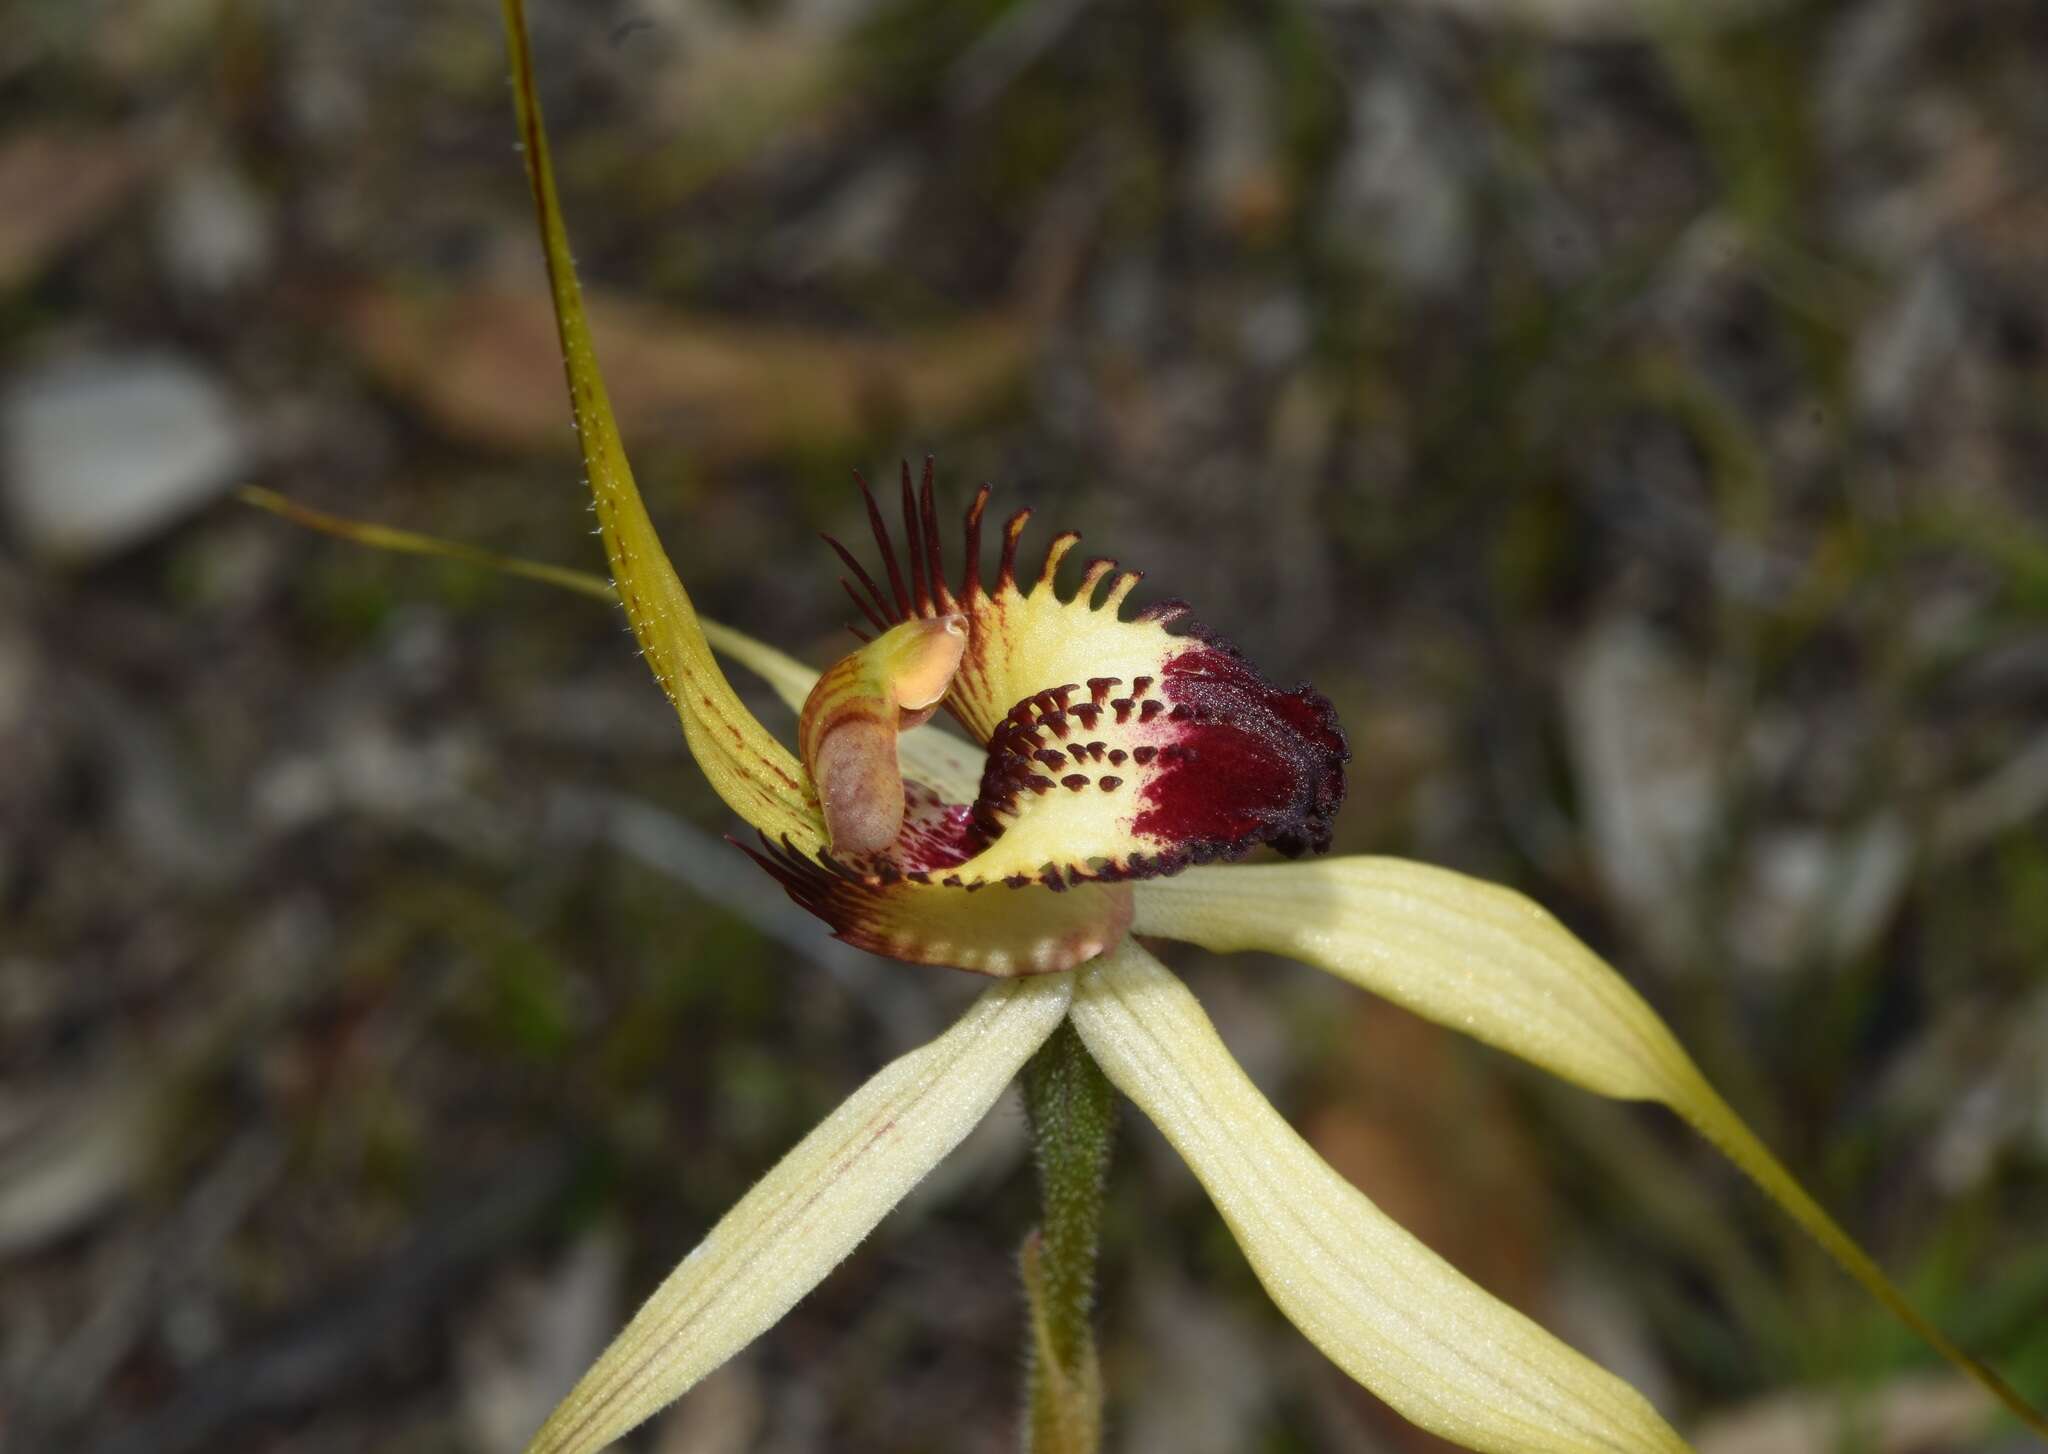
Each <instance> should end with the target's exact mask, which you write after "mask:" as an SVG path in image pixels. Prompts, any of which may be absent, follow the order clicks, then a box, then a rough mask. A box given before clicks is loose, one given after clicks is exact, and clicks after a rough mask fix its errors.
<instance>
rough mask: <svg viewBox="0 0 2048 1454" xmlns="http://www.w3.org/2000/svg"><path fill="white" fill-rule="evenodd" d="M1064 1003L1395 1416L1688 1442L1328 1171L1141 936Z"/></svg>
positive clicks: (1539, 1451)
mask: <svg viewBox="0 0 2048 1454" xmlns="http://www.w3.org/2000/svg"><path fill="white" fill-rule="evenodd" d="M1071 1013H1072V1016H1073V1020H1074V1025H1075V1028H1076V1029H1078V1030H1079V1031H1080V1032H1081V1037H1082V1039H1083V1040H1084V1041H1086V1042H1087V1045H1088V1049H1089V1050H1090V1052H1092V1053H1093V1054H1094V1056H1095V1059H1096V1061H1097V1062H1098V1063H1099V1064H1100V1065H1101V1066H1102V1069H1103V1071H1104V1072H1105V1073H1106V1074H1107V1075H1108V1076H1109V1078H1110V1079H1111V1080H1112V1081H1114V1082H1115V1083H1116V1085H1117V1087H1118V1088H1119V1089H1121V1090H1122V1091H1123V1092H1124V1094H1126V1095H1128V1096H1129V1097H1130V1098H1131V1099H1132V1100H1133V1101H1135V1102H1137V1104H1138V1106H1139V1107H1140V1109H1142V1110H1143V1111H1144V1112H1145V1114H1146V1115H1148V1116H1150V1117H1151V1118H1152V1120H1153V1122H1154V1123H1155V1124H1156V1125H1158V1127H1159V1129H1160V1130H1161V1131H1162V1132H1164V1133H1165V1135H1166V1138H1167V1140H1168V1141H1170V1142H1171V1143H1172V1144H1173V1147H1174V1149H1175V1150H1176V1151H1178V1152H1179V1153H1180V1154H1181V1156H1182V1157H1183V1158H1184V1159H1185V1160H1186V1161H1187V1163H1188V1165H1189V1167H1190V1168H1191V1169H1192V1170H1193V1171H1194V1173H1195V1175H1196V1177H1197V1178H1198V1179H1199V1180H1200V1181H1201V1183H1202V1185H1203V1186H1204V1187H1205V1188H1206V1189H1207V1190H1208V1192H1209V1195H1210V1197H1211V1198H1212V1199H1213V1200H1214V1201H1215V1203H1216V1207H1217V1210H1218V1211H1220V1212H1222V1214H1223V1218H1224V1220H1225V1221H1226V1222H1227V1223H1228V1224H1229V1226H1230V1230H1231V1233H1232V1234H1233V1235H1234V1236H1235V1237H1236V1238H1237V1241H1238V1245H1239V1246H1241V1247H1242V1248H1243V1249H1244V1253H1245V1257H1246V1258H1247V1260H1249V1261H1250V1263H1251V1265H1252V1269H1253V1271H1255V1272H1256V1273H1257V1274H1258V1276H1259V1281H1260V1282H1262V1283H1264V1284H1265V1287H1266V1291H1267V1292H1268V1293H1270V1294H1271V1295H1272V1298H1273V1301H1274V1302H1275V1303H1277V1304H1279V1306H1280V1310H1281V1311H1282V1312H1284V1313H1286V1314H1287V1316H1288V1317H1289V1318H1290V1319H1291V1320H1292V1321H1293V1322H1294V1324H1295V1326H1297V1327H1299V1328H1300V1329H1301V1330H1302V1332H1303V1333H1305V1334H1307V1335H1308V1337H1309V1339H1310V1341H1312V1342H1313V1343H1315V1345H1316V1346H1317V1347H1318V1348H1320V1349H1322V1350H1323V1352H1324V1353H1326V1354H1328V1355H1329V1357H1330V1358H1331V1360H1332V1361H1334V1362H1335V1363H1336V1364H1337V1365H1338V1366H1339V1367H1341V1368H1342V1369H1343V1370H1344V1371H1345V1372H1346V1373H1348V1374H1350V1375H1351V1376H1352V1377H1353V1378H1355V1379H1357V1380H1358V1381H1359V1382H1360V1383H1362V1384H1364V1385H1365V1386H1366V1387H1367V1388H1369V1389H1371V1390H1372V1391H1373V1392H1374V1393H1375V1394H1377V1395H1378V1396H1379V1397H1380V1398H1382V1399H1384V1400H1385V1401H1386V1402H1387V1403H1388V1404H1390V1405H1392V1406H1393V1408H1394V1409H1396V1410H1397V1411H1398V1412H1399V1413H1401V1414H1402V1415H1403V1416H1404V1417H1406V1418H1408V1419H1410V1420H1412V1421H1413V1422H1414V1423H1417V1424H1419V1425H1421V1426H1422V1427H1423V1428H1425V1429H1428V1430H1429V1431H1431V1432H1432V1433H1435V1434H1439V1435H1441V1436H1443V1437H1444V1438H1446V1439H1450V1440H1453V1441H1455V1442H1456V1443H1459V1444H1462V1445H1464V1446H1465V1447H1466V1448H1468V1449H1477V1450H1485V1451H1499V1454H1586V1451H1592V1450H1609V1451H1613V1454H1648V1451H1658V1450H1663V1451H1676V1450H1683V1449H1684V1448H1685V1447H1686V1445H1685V1442H1684V1440H1682V1439H1680V1438H1679V1437H1678V1435H1677V1434H1676V1433H1674V1432H1673V1431H1672V1430H1671V1428H1670V1426H1669V1425H1667V1424H1666V1423H1665V1422H1664V1421H1663V1420H1662V1419H1661V1418H1659V1417H1658V1415H1657V1413H1656V1411H1655V1410H1654V1409H1652V1408H1651V1407H1650V1405H1649V1404H1648V1403H1647V1402H1645V1401H1644V1399H1643V1398H1642V1396H1641V1395H1640V1394H1638V1393H1637V1392H1636V1391H1635V1390H1634V1389H1632V1388H1630V1387H1629V1386H1628V1385H1627V1384H1625V1383H1623V1382H1622V1381H1621V1380H1620V1379H1618V1378H1616V1377H1614V1376H1613V1375H1612V1374H1610V1373H1608V1372H1607V1371H1606V1370H1604V1369H1602V1368H1600V1367H1599V1366H1598V1365H1597V1364H1595V1363H1593V1362H1591V1361H1590V1360H1589V1359H1587V1358H1585V1357H1583V1356H1582V1355H1580V1354H1578V1353H1576V1352H1574V1351H1573V1350H1572V1349H1570V1348H1568V1347H1566V1346H1565V1345H1564V1344H1563V1343H1561V1342H1559V1341H1558V1340H1557V1339H1556V1338H1554V1337H1552V1336H1551V1335H1550V1334H1548V1333H1546V1332H1544V1331H1543V1329H1541V1328H1540V1327H1538V1326H1537V1325H1536V1324H1535V1323H1533V1322H1531V1321H1530V1320H1529V1319H1527V1318H1525V1317H1524V1316H1522V1314H1520V1313H1518V1312H1516V1311H1515V1310H1514V1309H1513V1308H1510V1307H1508V1306H1507V1305H1506V1304H1505V1303H1502V1302H1500V1301H1498V1300H1497V1299H1495V1298H1494V1297H1492V1296H1491V1295H1489V1294H1488V1293H1486V1292H1484V1291H1482V1290H1481V1289H1480V1288H1479V1287H1477V1286H1476V1285H1474V1284H1473V1283H1471V1282H1470V1281H1468V1280H1467V1279H1466V1278H1465V1277H1464V1276H1463V1275H1462V1274H1460V1273H1459V1272H1458V1271H1457V1270H1456V1269H1455V1268H1453V1267H1452V1266H1451V1265H1450V1264H1449V1263H1447V1262H1445V1261H1444V1260H1443V1259H1442V1258H1440V1257H1438V1256H1437V1255H1436V1254H1435V1253H1434V1252H1431V1251H1430V1250H1429V1249H1428V1248H1427V1247H1425V1246H1423V1245H1422V1243H1420V1242H1419V1241H1417V1240H1416V1239H1415V1238H1414V1237H1413V1236H1411V1235H1409V1233H1407V1232H1406V1231H1404V1230H1403V1229H1402V1228H1401V1227H1400V1226H1399V1225H1398V1224H1397V1223H1395V1222H1394V1221H1392V1220H1391V1219H1390V1218H1388V1217H1387V1216H1386V1214H1385V1213H1383V1212H1381V1211H1380V1210H1379V1209H1378V1208H1377V1207H1375V1206H1374V1205H1373V1204H1372V1202H1371V1201H1370V1200H1369V1199H1368V1198H1367V1197H1366V1196H1365V1195H1364V1194H1363V1193H1361V1192H1360V1191H1359V1190H1358V1189H1357V1188H1355V1187H1353V1186H1351V1185H1350V1184H1349V1183H1348V1182H1346V1181H1345V1180H1344V1179H1343V1178H1342V1177H1340V1176H1338V1175H1337V1173H1336V1172H1334V1171H1332V1170H1331V1169H1330V1167H1329V1166H1328V1165H1327V1164H1326V1163H1325V1162H1324V1161H1323V1159H1322V1158H1321V1157H1319V1156H1318V1155H1316V1153H1315V1152H1314V1150H1312V1149H1311V1148H1310V1147H1309V1145H1308V1143H1307V1142H1305V1141H1303V1140H1302V1139H1301V1137H1299V1136H1298V1135H1296V1134H1295V1132H1294V1131H1293V1130H1292V1129H1291V1128H1290V1127H1289V1126H1288V1125H1287V1123H1286V1122H1285V1121H1284V1120H1283V1119H1282V1118H1281V1117H1280V1114H1279V1113H1278V1112H1277V1111H1275V1110H1274V1109H1273V1107H1272V1105H1271V1104H1269V1103H1268V1102H1267V1100H1266V1098H1265V1097H1264V1096H1263V1095H1261V1094H1260V1093H1259V1090H1258V1088H1257V1087H1256V1086H1254V1085H1253V1084H1252V1083H1251V1081H1250V1079H1249V1078H1247V1077H1246V1075H1245V1073H1244V1071H1243V1070H1242V1069H1240V1068H1239V1066H1238V1064H1237V1062H1236V1061H1235V1060H1234V1059H1232V1057H1231V1055H1230V1052H1229V1051H1228V1050H1227V1049H1225V1048H1224V1045H1223V1042H1222V1041H1221V1040H1220V1039H1219V1038H1218V1037H1217V1035H1216V1031H1215V1028H1214V1027H1213V1026H1212V1025H1211V1024H1210V1023H1209V1019H1208V1016H1206V1015H1204V1014H1203V1013H1202V1009H1201V1006H1200V1005H1198V1004H1196V1003H1195V999H1194V996H1193V995H1191V994H1189V993H1188V991H1187V988H1186V986H1184V985H1183V984H1181V982H1180V981H1179V980H1178V979H1176V978H1174V976H1173V975H1172V974H1171V973H1170V972H1169V971H1168V970H1167V969H1166V968H1165V966H1163V965H1161V964H1160V963H1159V961H1158V960H1156V959H1154V958H1153V957H1152V956H1151V955H1150V954H1148V953H1146V952H1145V951H1144V950H1143V949H1141V948H1139V947H1138V946H1136V945H1135V944H1126V945H1125V946H1124V947H1123V948H1121V949H1119V950H1117V951H1116V952H1115V953H1114V954H1113V955H1110V956H1108V957H1107V958H1105V959H1104V960H1102V961H1101V962H1100V963H1099V964H1098V965H1096V966H1095V967H1093V968H1090V969H1088V970H1085V971H1083V972H1082V973H1081V975H1080V977H1079V987H1078V989H1077V991H1076V993H1075V996H1074V1004H1073V1009H1072V1011H1071Z"/></svg>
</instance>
